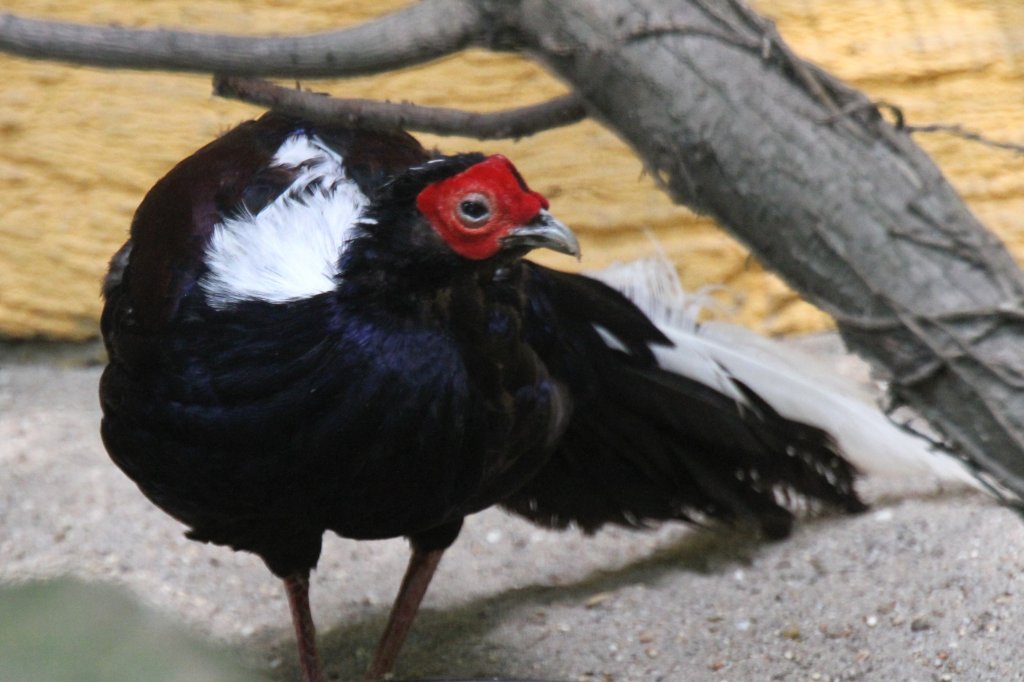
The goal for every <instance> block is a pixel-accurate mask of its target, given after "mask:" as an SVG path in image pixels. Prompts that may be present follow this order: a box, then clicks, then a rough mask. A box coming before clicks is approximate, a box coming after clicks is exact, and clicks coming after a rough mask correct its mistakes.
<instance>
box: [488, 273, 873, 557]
mask: <svg viewBox="0 0 1024 682" xmlns="http://www.w3.org/2000/svg"><path fill="white" fill-rule="evenodd" d="M527 267H528V268H529V271H530V272H529V276H528V284H527V287H528V297H529V300H530V305H529V309H528V314H527V316H526V322H525V332H526V335H527V337H528V340H529V342H530V343H531V345H532V346H533V347H534V348H535V349H536V351H537V352H538V354H539V355H540V356H541V358H542V359H543V360H544V362H545V363H547V365H548V367H549V369H550V371H551V373H552V375H553V376H554V377H555V378H557V379H558V380H560V381H562V382H564V383H565V384H566V386H568V388H569V390H570V392H571V394H572V396H573V401H574V412H573V415H572V418H571V420H570V422H569V424H568V426H567V429H566V432H565V434H564V436H563V438H562V440H561V442H560V444H559V446H558V448H557V451H556V452H555V454H554V456H553V457H552V459H551V460H550V462H549V463H548V465H547V466H546V467H545V468H544V469H543V470H542V471H541V472H540V473H539V475H537V476H536V477H535V478H534V479H533V480H532V481H531V482H530V483H528V484H527V485H526V486H525V487H523V488H522V489H521V490H519V491H518V492H517V493H516V494H515V495H514V496H512V497H511V498H509V499H508V500H506V501H505V502H504V503H503V504H504V506H505V507H506V508H508V509H509V510H511V511H513V512H515V513H517V514H521V515H523V516H525V517H527V518H528V519H530V520H532V521H535V522H537V523H540V524H543V525H547V526H552V527H565V526H567V525H569V524H576V525H578V526H580V527H581V528H583V529H584V530H586V531H593V530H596V529H597V528H599V527H601V526H602V525H604V524H606V523H616V524H623V525H630V526H638V525H645V524H648V523H650V522H652V521H659V520H666V519H683V520H689V521H696V522H706V521H713V520H724V521H729V522H735V521H752V522H755V523H756V524H758V525H760V527H761V528H762V530H763V531H764V532H765V534H767V535H769V536H774V537H777V536H782V535H785V534H786V533H787V532H788V530H789V527H790V525H791V522H792V513H791V511H790V508H791V507H792V506H793V505H796V504H805V505H808V506H812V507H813V506H828V507H837V508H840V509H844V510H850V511H856V510H860V509H862V508H863V504H862V503H861V502H860V500H859V499H858V497H857V495H856V493H855V492H854V490H853V487H852V481H853V477H854V473H855V472H854V469H853V467H852V466H851V465H850V464H849V463H848V462H847V461H846V460H845V459H844V458H843V457H842V456H841V455H840V454H839V453H838V451H837V449H836V447H835V444H834V442H833V441H832V439H831V438H830V437H829V436H828V434H826V433H825V432H824V431H822V430H820V429H817V428H815V427H812V426H809V425H807V424H803V423H800V422H797V421H794V420H791V419H786V418H784V417H782V416H781V415H779V414H778V412H776V411H775V410H774V409H773V408H772V407H771V406H770V405H769V404H768V403H767V402H765V401H764V400H763V399H762V398H760V397H759V396H758V395H757V394H756V393H754V392H753V391H752V390H750V389H749V388H748V387H747V386H745V385H744V384H743V383H741V382H739V381H734V380H732V381H730V386H729V387H728V388H727V389H723V387H721V386H714V385H709V384H706V383H703V382H701V381H699V380H697V379H695V378H691V377H689V376H686V375H683V374H681V373H676V372H672V371H669V370H666V369H664V368H662V367H661V366H660V365H659V363H658V360H657V357H656V354H655V352H654V350H657V349H665V348H669V347H671V346H672V342H671V341H669V339H668V338H667V337H666V336H665V335H664V334H663V333H662V331H661V330H659V329H658V327H657V326H655V325H654V323H652V322H651V320H650V319H648V318H647V316H646V315H644V313H642V312H641V311H640V310H639V309H638V308H636V306H634V305H633V304H632V303H631V302H630V301H629V300H628V299H626V298H625V297H624V296H623V295H621V294H619V293H618V292H617V291H615V290H613V289H611V288H610V287H608V286H607V285H605V284H603V283H601V282H598V281H596V280H593V279H590V278H587V277H584V276H582V275H572V274H566V273H560V272H556V271H553V270H549V269H546V268H543V267H540V266H536V265H533V264H529V265H528V266H527Z"/></svg>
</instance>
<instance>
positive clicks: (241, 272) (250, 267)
mask: <svg viewBox="0 0 1024 682" xmlns="http://www.w3.org/2000/svg"><path fill="white" fill-rule="evenodd" d="M271 166H287V167H294V168H298V169H300V171H301V172H300V173H299V175H298V177H296V179H295V180H294V181H293V182H292V184H291V185H290V186H289V187H288V189H287V190H285V191H284V192H282V193H281V195H280V196H279V197H277V198H276V199H275V200H274V201H273V202H272V203H270V204H268V205H267V206H266V207H264V208H263V209H262V210H261V211H260V212H259V213H257V214H256V215H253V214H252V213H250V212H248V211H243V212H242V213H240V214H239V215H237V216H233V217H231V218H228V219H226V220H224V221H223V222H220V223H218V224H217V225H215V226H214V228H213V234H212V236H211V238H210V243H209V245H208V246H207V248H206V265H207V267H208V268H209V272H208V273H207V274H206V275H205V276H204V277H203V278H202V279H201V280H200V282H199V285H200V287H201V288H202V290H203V291H204V292H205V294H206V299H207V302H209V304H210V305H211V306H213V307H214V308H227V307H230V306H231V305H233V304H236V303H239V302H241V301H252V300H256V301H266V302H270V303H286V302H288V301H295V300H299V299H302V298H308V297H310V296H315V295H317V294H321V293H324V292H326V291H331V290H332V289H334V287H335V285H336V277H337V275H338V259H339V257H340V256H341V253H342V250H343V249H344V248H345V244H346V243H347V242H348V240H349V239H350V238H351V234H352V230H353V227H354V226H355V225H356V223H357V222H359V221H360V217H361V215H362V212H363V210H364V209H365V208H366V206H367V204H368V203H369V200H368V199H367V198H366V196H365V195H364V194H363V193H362V192H361V191H360V189H359V186H358V185H357V184H356V183H355V181H353V180H351V179H350V178H348V176H347V175H346V174H345V167H344V163H343V161H342V158H341V156H339V155H338V154H337V153H336V152H335V151H334V150H332V149H330V148H329V147H327V146H326V145H325V144H324V143H323V142H322V141H321V140H320V139H319V138H317V137H316V136H311V135H308V134H306V133H303V132H299V133H296V134H294V135H292V136H291V137H289V138H288V139H287V140H286V141H285V142H284V143H283V144H282V145H281V147H280V148H279V149H278V150H277V152H276V153H275V154H274V158H273V161H272V162H271ZM364 222H365V221H364Z"/></svg>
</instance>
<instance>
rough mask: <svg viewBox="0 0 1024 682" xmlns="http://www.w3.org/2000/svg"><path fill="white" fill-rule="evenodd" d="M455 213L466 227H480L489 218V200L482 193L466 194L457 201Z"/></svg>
mask: <svg viewBox="0 0 1024 682" xmlns="http://www.w3.org/2000/svg"><path fill="white" fill-rule="evenodd" d="M456 214H457V215H458V217H459V222H461V223H462V224H463V225H465V226H466V227H469V228H477V227H482V226H483V224H484V223H486V222H487V221H488V220H490V218H491V202H490V200H489V199H488V198H487V197H486V196H484V195H483V194H479V193H474V194H470V195H467V196H466V197H464V198H463V199H462V201H460V202H459V206H458V208H457V209H456Z"/></svg>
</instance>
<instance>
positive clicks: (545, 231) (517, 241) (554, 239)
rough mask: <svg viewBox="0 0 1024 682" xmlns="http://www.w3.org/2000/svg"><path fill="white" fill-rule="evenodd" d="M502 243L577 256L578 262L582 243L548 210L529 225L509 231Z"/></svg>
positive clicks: (508, 245)
mask: <svg viewBox="0 0 1024 682" xmlns="http://www.w3.org/2000/svg"><path fill="white" fill-rule="evenodd" d="M501 243H502V246H505V247H507V248H518V247H524V248H527V249H551V250H552V251H558V252H559V253H564V254H567V255H569V256H576V259H577V260H579V258H580V243H579V240H577V239H576V235H575V234H573V232H572V230H570V229H569V228H568V227H566V225H565V224H564V223H562V222H561V221H559V220H558V219H557V218H555V217H554V216H553V215H551V214H550V213H548V211H547V210H546V209H541V212H540V213H538V214H537V217H536V219H534V220H533V222H531V223H530V224H529V225H523V226H522V227H517V228H514V229H512V230H509V232H508V234H507V235H506V236H505V237H504V238H502V240H501Z"/></svg>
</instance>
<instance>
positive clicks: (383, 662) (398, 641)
mask: <svg viewBox="0 0 1024 682" xmlns="http://www.w3.org/2000/svg"><path fill="white" fill-rule="evenodd" d="M443 554H444V549H431V550H422V549H417V548H415V547H413V550H412V556H411V557H410V558H409V566H408V567H407V568H406V569H405V577H404V578H402V586H401V587H399V588H398V596H396V597H395V603H394V604H393V605H392V606H391V615H390V616H388V624H387V625H386V626H385V627H384V634H382V635H381V638H380V641H379V642H378V643H377V650H376V651H375V652H374V654H373V662H372V663H370V667H369V669H367V671H366V675H365V676H364V677H363V681H364V682H376V680H379V679H381V678H383V677H384V676H385V675H387V674H388V673H389V672H391V668H392V667H394V665H395V659H396V658H397V657H398V652H399V650H400V649H401V648H402V644H403V643H404V642H405V637H406V635H408V634H409V629H410V628H411V627H412V621H413V619H414V618H416V612H417V611H419V608H420V602H422V601H423V595H424V594H426V592H427V587H428V586H429V585H430V580H431V578H433V577H434V571H436V570H437V565H438V564H439V563H440V562H441V556H442V555H443Z"/></svg>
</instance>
